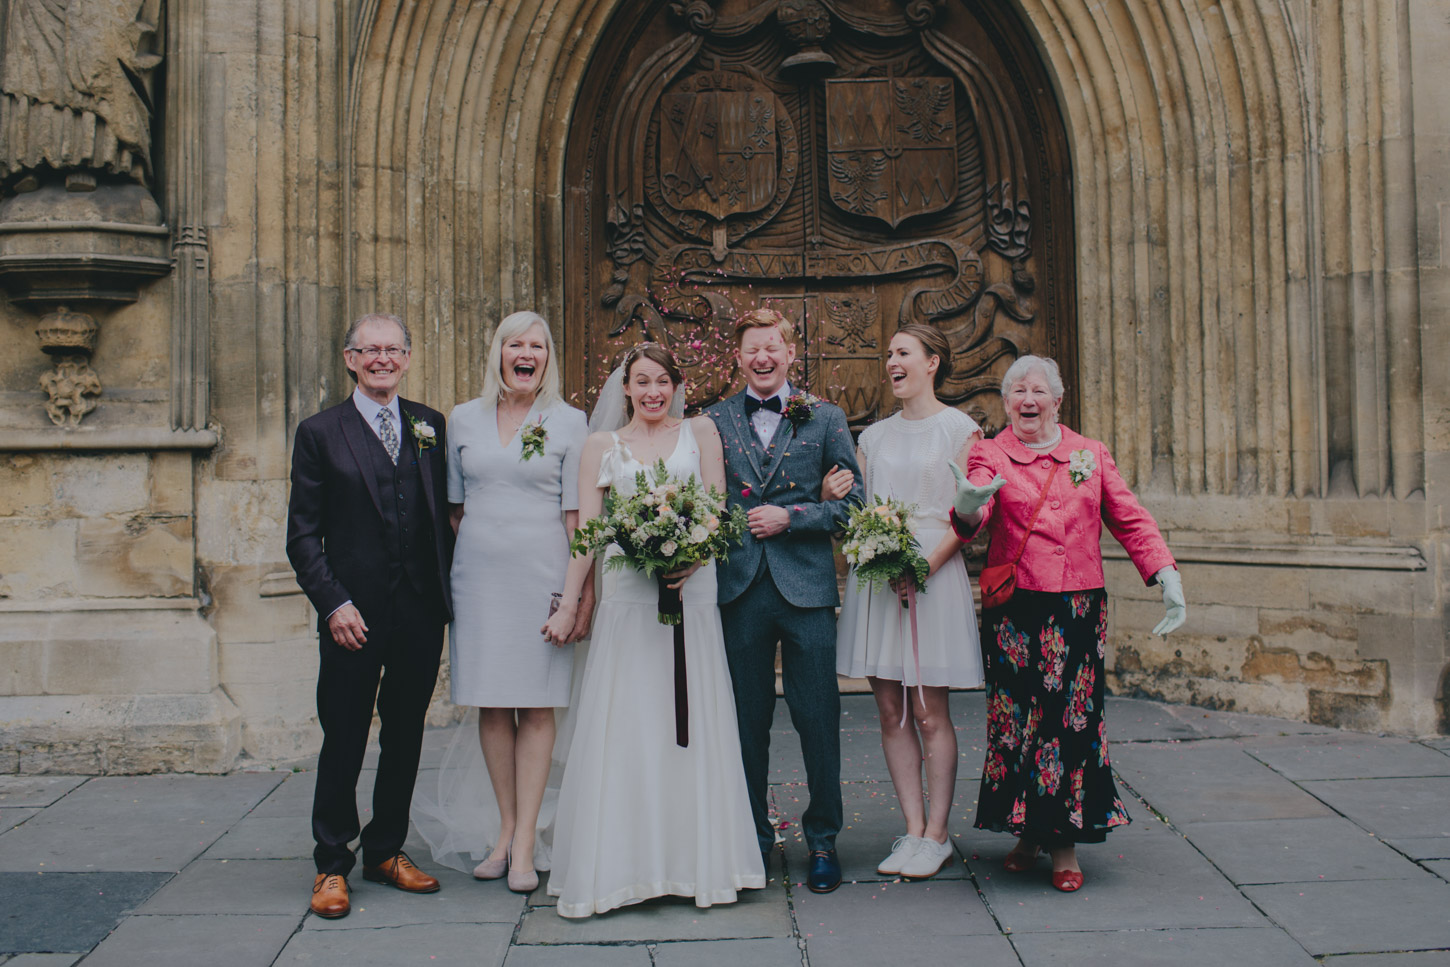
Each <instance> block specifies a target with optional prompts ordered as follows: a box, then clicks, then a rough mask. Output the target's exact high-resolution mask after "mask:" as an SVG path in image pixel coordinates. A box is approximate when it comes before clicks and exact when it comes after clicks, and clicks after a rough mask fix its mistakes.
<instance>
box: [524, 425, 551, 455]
mask: <svg viewBox="0 0 1450 967" xmlns="http://www.w3.org/2000/svg"><path fill="white" fill-rule="evenodd" d="M519 438H520V440H521V442H522V444H523V446H522V448H521V449H522V451H523V459H525V460H528V459H529V458H530V457H542V456H543V455H544V444H545V443H547V442H549V431H548V430H545V429H544V419H543V417H540V418H539V419H538V421H537V422H534V423H530V424H529V425H528V426H526V427H524V428H523V430H521V431H520V433H519Z"/></svg>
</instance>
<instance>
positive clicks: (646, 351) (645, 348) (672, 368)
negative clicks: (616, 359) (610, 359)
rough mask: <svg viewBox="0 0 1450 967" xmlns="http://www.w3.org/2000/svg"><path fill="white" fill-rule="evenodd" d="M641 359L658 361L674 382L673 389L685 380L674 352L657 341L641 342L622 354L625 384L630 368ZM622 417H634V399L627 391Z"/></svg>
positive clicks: (628, 418)
mask: <svg viewBox="0 0 1450 967" xmlns="http://www.w3.org/2000/svg"><path fill="white" fill-rule="evenodd" d="M641 359H648V360H650V361H652V362H656V363H659V364H660V366H661V367H663V368H664V371H665V375H666V376H668V377H669V378H670V382H671V383H672V384H674V387H675V389H677V390H678V389H679V388H680V384H681V383H683V382H684V381H685V374H684V372H682V371H681V370H680V364H679V363H677V362H675V354H674V353H672V352H670V351H669V350H668V349H666V348H665V347H664V346H661V345H660V344H659V343H657V342H642V343H640V344H639V345H637V346H631V347H630V348H629V349H628V350H627V351H626V352H625V354H624V363H623V366H624V385H625V386H628V385H629V373H630V370H632V369H634V364H635V363H637V362H639V361H640V360H641ZM624 418H625V419H626V420H632V419H634V400H632V399H630V398H629V394H628V393H626V394H625V396H624Z"/></svg>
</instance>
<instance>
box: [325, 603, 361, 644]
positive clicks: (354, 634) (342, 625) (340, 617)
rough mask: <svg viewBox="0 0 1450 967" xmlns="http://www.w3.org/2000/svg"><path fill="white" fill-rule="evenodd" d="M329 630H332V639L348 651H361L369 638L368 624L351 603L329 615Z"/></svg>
mask: <svg viewBox="0 0 1450 967" xmlns="http://www.w3.org/2000/svg"><path fill="white" fill-rule="evenodd" d="M327 630H328V631H330V632H332V640H333V641H335V642H337V643H338V644H339V645H342V647H344V648H346V649H347V650H348V651H361V650H362V646H363V643H364V642H366V641H367V640H368V635H367V631H368V626H367V624H366V623H365V622H364V621H363V619H362V615H361V614H359V613H358V610H357V608H355V607H354V606H352V605H350V604H345V605H343V606H342V607H340V608H338V609H337V610H336V611H334V612H333V613H332V614H330V615H328V616H327Z"/></svg>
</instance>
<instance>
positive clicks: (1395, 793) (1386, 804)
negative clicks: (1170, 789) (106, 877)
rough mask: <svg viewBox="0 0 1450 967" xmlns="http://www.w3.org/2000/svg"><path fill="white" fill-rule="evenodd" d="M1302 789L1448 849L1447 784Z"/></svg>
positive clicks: (1370, 825) (1363, 820)
mask: <svg viewBox="0 0 1450 967" xmlns="http://www.w3.org/2000/svg"><path fill="white" fill-rule="evenodd" d="M1302 785H1303V788H1304V789H1305V790H1307V791H1308V792H1310V793H1312V794H1313V795H1314V796H1316V797H1317V798H1319V799H1321V800H1323V801H1324V802H1326V803H1328V804H1329V805H1330V806H1331V807H1333V808H1334V809H1335V811H1337V812H1339V813H1342V814H1343V815H1345V816H1347V817H1349V818H1350V819H1352V820H1354V821H1355V822H1356V823H1358V824H1359V825H1361V826H1363V827H1364V828H1366V829H1368V830H1370V831H1371V832H1373V833H1375V834H1376V835H1378V836H1379V837H1380V838H1381V839H1384V840H1388V841H1389V842H1391V843H1396V844H1397V843H1398V842H1399V841H1403V840H1412V839H1427V840H1434V839H1441V838H1443V839H1445V840H1446V843H1445V846H1446V847H1447V848H1450V778H1445V777H1426V778H1422V779H1323V780H1317V781H1313V782H1305V783H1303V784H1302ZM29 825H30V824H29V823H27V824H26V826H29ZM12 835H13V834H12ZM1442 856H1450V853H1432V854H1428V855H1427V856H1425V857H1424V858H1430V859H1438V858H1440V857H1442ZM1416 858H1421V857H1416Z"/></svg>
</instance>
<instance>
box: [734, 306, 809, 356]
mask: <svg viewBox="0 0 1450 967" xmlns="http://www.w3.org/2000/svg"><path fill="white" fill-rule="evenodd" d="M771 327H774V328H775V329H778V330H780V338H782V339H784V340H785V342H786V345H794V344H795V323H793V322H791V321H790V319H788V318H786V316H785V314H784V313H781V312H777V311H776V310H774V309H751V310H750V311H749V312H747V313H746V314H745V315H743V316H741V317H740V318H739V319H738V320H736V322H735V348H736V349H739V348H740V344H741V343H742V342H744V341H745V334H746V333H747V332H749V331H750V330H751V329H768V328H771Z"/></svg>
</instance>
